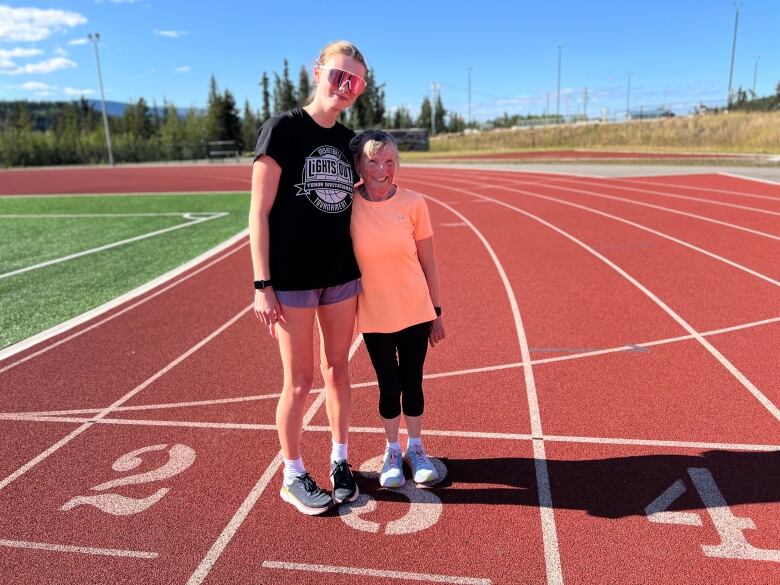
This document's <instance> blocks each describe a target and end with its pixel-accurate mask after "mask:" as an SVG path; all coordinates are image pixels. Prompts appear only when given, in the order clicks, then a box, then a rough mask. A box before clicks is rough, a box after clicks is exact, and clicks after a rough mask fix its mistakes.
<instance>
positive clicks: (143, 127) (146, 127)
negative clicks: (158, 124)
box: [128, 98, 152, 140]
mask: <svg viewBox="0 0 780 585" xmlns="http://www.w3.org/2000/svg"><path fill="white" fill-rule="evenodd" d="M129 109H130V108H128V110H129ZM133 109H134V110H135V112H134V115H133V126H132V128H131V131H132V132H133V133H134V134H135V135H136V136H137V137H138V138H141V139H143V140H148V139H149V137H151V135H152V116H151V113H150V111H149V106H147V105H146V100H145V99H144V98H139V99H138V102H137V103H136V104H135V107H134V108H133Z"/></svg>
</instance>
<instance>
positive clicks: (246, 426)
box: [0, 415, 780, 451]
mask: <svg viewBox="0 0 780 585" xmlns="http://www.w3.org/2000/svg"><path fill="white" fill-rule="evenodd" d="M0 420H9V421H15V422H42V423H86V422H94V423H95V424H100V425H126V426H140V427H144V426H153V427H172V428H177V427H178V428H192V429H218V430H221V431H224V430H234V431H250V432H257V431H267V432H276V430H277V429H276V425H275V424H270V423H267V424H263V423H221V422H207V421H182V420H176V421H166V420H140V419H121V418H118V419H117V418H102V419H100V420H96V421H93V420H92V419H90V418H76V417H45V416H34V415H30V416H26V417H22V416H17V417H13V418H11V417H6V416H3V415H0ZM303 430H304V431H305V432H312V433H330V427H328V426H322V425H304V427H303ZM349 432H350V433H357V434H366V435H383V434H384V432H385V430H384V429H383V428H382V427H349ZM399 432H400V433H401V434H406V429H403V428H402V429H401V430H400V431H399ZM423 434H425V435H426V436H432V437H452V438H457V439H480V440H483V439H487V440H491V441H535V440H538V439H536V437H533V436H531V435H530V434H527V433H492V432H483V431H459V430H448V429H425V430H424V431H423ZM542 438H543V439H544V440H545V441H550V442H557V443H583V444H594V445H621V446H629V447H670V448H675V449H712V450H717V449H720V450H726V451H780V444H776V445H772V444H761V443H714V442H711V441H673V440H669V439H632V438H623V437H578V436H566V435H544V437H542Z"/></svg>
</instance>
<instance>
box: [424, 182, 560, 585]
mask: <svg viewBox="0 0 780 585" xmlns="http://www.w3.org/2000/svg"><path fill="white" fill-rule="evenodd" d="M427 184H430V183H427ZM425 197H426V198H427V199H430V200H431V201H433V202H435V203H438V204H439V205H441V206H442V207H444V208H445V209H447V210H449V211H450V213H452V214H453V215H455V216H457V217H459V218H460V220H461V221H463V222H464V223H466V224H467V225H468V226H469V227H470V228H471V230H472V231H473V232H474V234H475V235H476V236H477V238H478V239H479V240H480V241H481V242H482V245H483V246H484V247H485V250H487V252H488V254H489V255H490V258H491V259H492V260H493V265H494V266H495V268H496V271H497V272H498V274H499V276H500V278H501V282H502V283H503V285H504V290H505V292H506V295H507V299H508V300H509V306H510V307H511V309H512V317H513V319H514V323H515V332H516V334H517V342H518V344H519V346H520V356H521V358H522V361H523V363H527V364H530V363H531V352H530V350H529V348H528V339H527V338H526V335H525V328H524V327H523V320H522V318H521V316H520V307H519V306H518V304H517V297H516V296H515V292H514V290H513V288H512V283H511V282H509V277H508V276H507V274H506V271H505V270H504V267H503V266H502V264H501V261H500V260H499V259H498V256H497V255H496V253H495V251H494V250H493V247H492V246H491V245H490V242H488V241H487V238H485V236H484V234H483V233H482V232H480V231H479V230H478V229H477V227H476V226H475V225H474V224H473V223H472V222H471V221H469V220H468V219H467V218H466V216H465V215H463V214H462V213H460V212H459V211H457V210H456V209H454V208H453V207H452V206H450V205H447V204H446V203H443V202H441V201H439V200H437V199H436V198H435V197H431V196H429V195H425ZM523 374H524V376H523V377H524V381H525V391H526V399H527V401H528V412H529V416H530V419H531V434H532V435H533V436H534V437H535V439H536V440H534V441H533V444H534V457H535V458H536V459H535V467H536V483H537V486H538V490H539V503H540V506H541V507H540V515H541V522H542V541H543V543H544V560H545V565H546V570H547V581H548V583H550V584H551V585H558V584H562V583H563V571H562V569H561V555H560V549H559V547H558V534H557V530H556V527H555V516H554V511H553V508H552V493H551V489H550V479H549V475H548V471H547V459H546V458H545V451H544V443H543V441H542V436H543V432H542V417H541V414H540V412H539V400H538V397H537V394H536V381H535V380H534V374H533V368H532V367H531V366H529V367H527V368H523Z"/></svg>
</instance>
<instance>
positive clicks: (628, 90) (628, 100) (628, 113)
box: [626, 71, 631, 120]
mask: <svg viewBox="0 0 780 585" xmlns="http://www.w3.org/2000/svg"><path fill="white" fill-rule="evenodd" d="M626 75H627V76H628V87H626V120H629V119H630V118H631V72H630V71H626Z"/></svg>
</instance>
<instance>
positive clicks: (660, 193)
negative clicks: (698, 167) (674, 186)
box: [556, 179, 780, 216]
mask: <svg viewBox="0 0 780 585" xmlns="http://www.w3.org/2000/svg"><path fill="white" fill-rule="evenodd" d="M556 182H565V183H580V184H582V183H584V184H586V185H588V186H590V187H604V188H607V189H625V190H627V191H636V192H637V193H647V194H649V195H658V196H659V197H670V198H672V199H685V200H687V201H696V202H698V203H706V204H709V205H719V206H722V207H731V208H734V209H741V210H743V211H753V212H755V213H763V214H765V215H779V216H780V211H770V210H768V209H761V208H758V207H748V206H746V205H737V204H736V203H726V202H725V201H716V200H713V199H702V198H701V197H691V196H690V195H679V194H674V193H668V192H665V191H656V190H654V189H642V188H640V187H629V186H627V185H619V184H615V183H614V182H612V181H610V182H609V183H593V182H587V181H581V180H578V181H575V180H573V179H558V181H556Z"/></svg>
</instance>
